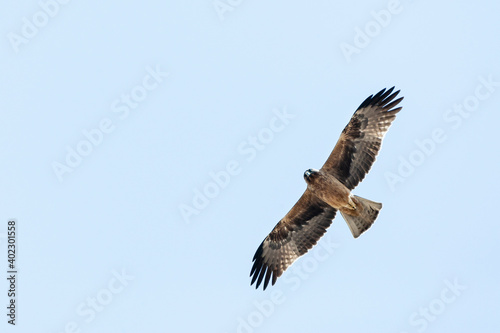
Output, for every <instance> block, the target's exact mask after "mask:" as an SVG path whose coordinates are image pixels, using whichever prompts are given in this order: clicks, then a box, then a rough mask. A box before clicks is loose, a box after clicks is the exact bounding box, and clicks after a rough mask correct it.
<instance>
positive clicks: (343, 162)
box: [250, 87, 403, 289]
mask: <svg viewBox="0 0 500 333" xmlns="http://www.w3.org/2000/svg"><path fill="white" fill-rule="evenodd" d="M393 90H394V87H393V88H391V89H389V90H387V91H386V90H385V89H383V90H381V91H380V92H379V93H377V94H376V95H375V96H373V95H372V96H370V97H368V98H367V99H366V100H365V101H364V102H363V103H361V105H360V106H359V107H358V109H357V110H356V112H355V113H354V115H353V116H352V118H351V120H350V121H349V123H348V124H347V126H346V127H345V128H344V130H343V131H342V134H341V135H340V138H339V140H338V142H337V144H336V145H335V147H334V149H333V151H332V153H331V154H330V156H329V157H328V159H327V161H326V162H325V164H324V165H323V167H322V168H321V169H320V170H315V169H308V170H306V172H304V179H305V181H306V183H307V189H306V191H305V192H304V194H302V196H301V197H300V199H299V200H298V201H297V203H296V204H295V205H294V206H293V207H292V209H291V210H290V211H289V212H288V213H287V214H286V215H285V217H283V218H282V219H281V220H280V221H279V222H278V224H277V225H276V226H275V227H274V229H273V230H272V231H271V233H270V234H269V235H268V236H267V237H266V238H265V239H264V241H263V242H262V244H261V245H260V246H259V248H258V249H257V251H256V253H255V255H254V258H253V261H254V264H253V266H252V270H251V272H250V276H252V284H253V283H254V282H256V281H257V284H256V288H258V287H259V285H260V284H261V282H262V281H264V289H266V287H267V285H268V283H269V282H270V281H272V284H273V285H274V283H275V282H276V280H277V278H278V277H279V276H281V274H282V273H283V272H284V271H285V270H286V269H287V268H288V267H289V266H290V265H291V264H292V263H293V262H294V261H295V260H296V259H297V258H298V257H300V256H301V255H303V254H305V253H306V252H307V251H308V250H309V249H310V248H312V247H313V246H314V245H315V244H316V242H317V241H318V240H319V239H320V238H321V237H322V236H323V234H324V233H325V232H326V229H327V228H328V227H329V226H330V224H331V223H332V220H333V218H334V217H335V214H336V212H337V210H338V211H340V213H341V214H342V216H343V217H344V219H345V220H346V222H347V225H348V226H349V229H350V230H351V232H352V234H353V236H354V237H355V238H357V237H359V236H360V235H361V234H362V233H363V232H365V231H366V230H367V229H368V228H370V227H371V225H372V224H373V222H374V221H375V219H376V218H377V216H378V213H379V211H380V210H381V209H382V204H380V203H377V202H374V201H370V200H367V199H364V198H361V197H359V196H356V195H353V194H352V193H351V190H352V189H354V187H356V185H357V184H358V183H359V182H360V181H361V180H363V178H364V176H365V175H366V173H368V171H369V170H370V168H371V165H372V164H373V162H374V161H375V157H376V155H377V153H378V151H379V150H380V147H381V144H382V139H383V137H384V135H385V133H386V132H387V130H388V129H389V126H390V125H391V123H392V121H393V120H394V119H395V117H396V113H398V112H399V111H400V110H401V107H399V108H394V107H395V106H396V105H397V104H399V102H400V101H401V100H402V99H403V98H399V99H397V100H394V101H393V99H394V98H395V97H396V96H397V94H398V93H399V91H397V92H395V93H392V91H393ZM391 93H392V94H391ZM271 279H272V280H271Z"/></svg>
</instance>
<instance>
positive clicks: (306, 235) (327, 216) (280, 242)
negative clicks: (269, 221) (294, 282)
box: [250, 190, 336, 289]
mask: <svg viewBox="0 0 500 333" xmlns="http://www.w3.org/2000/svg"><path fill="white" fill-rule="evenodd" d="M335 212H336V210H335V209H333V208H332V207H330V206H329V205H327V204H326V203H324V202H323V201H321V200H319V199H318V198H316V197H315V196H314V195H312V194H311V193H310V191H309V190H306V191H305V192H304V194H302V196H301V197H300V199H299V201H297V203H296V204H295V205H294V206H293V207H292V209H291V210H290V211H289V212H288V214H286V216H285V217H284V218H283V219H281V221H279V222H278V224H276V226H275V227H274V229H273V231H271V233H270V234H269V235H268V236H267V237H266V239H264V241H263V242H262V244H260V246H259V248H258V249H257V252H255V255H254V257H253V262H254V264H253V266H252V271H251V272H250V276H253V277H252V283H251V284H254V282H255V281H257V285H256V286H255V288H259V285H260V284H261V282H262V281H264V289H266V288H267V285H268V284H269V281H270V280H271V278H272V284H273V285H274V284H275V283H276V280H277V279H278V277H280V276H281V274H283V272H284V271H285V270H286V269H287V268H288V266H290V265H291V264H292V263H293V262H294V261H295V260H296V259H297V258H298V257H300V256H301V255H303V254H304V253H306V252H307V251H308V250H309V249H311V248H312V247H313V246H314V245H316V242H317V241H318V240H319V239H320V238H321V236H323V235H324V233H325V232H326V229H327V228H328V227H329V226H330V225H331V224H332V220H333V218H334V217H335Z"/></svg>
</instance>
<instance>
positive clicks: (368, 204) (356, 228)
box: [340, 195, 382, 238]
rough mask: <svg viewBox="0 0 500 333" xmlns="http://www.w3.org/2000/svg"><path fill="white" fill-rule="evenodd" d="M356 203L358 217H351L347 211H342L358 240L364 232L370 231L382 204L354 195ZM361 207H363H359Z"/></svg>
mask: <svg viewBox="0 0 500 333" xmlns="http://www.w3.org/2000/svg"><path fill="white" fill-rule="evenodd" d="M353 197H354V202H355V203H356V206H357V207H358V208H357V209H356V210H357V211H358V210H359V214H358V215H357V216H354V215H349V214H348V213H347V212H346V211H343V210H340V213H341V214H342V216H343V217H344V219H345V221H346V222H347V225H348V226H349V229H351V232H352V235H353V236H354V238H358V237H359V235H361V234H362V233H363V232H365V231H366V230H368V229H369V228H370V227H371V226H372V224H373V222H375V219H376V218H377V216H378V213H379V211H380V210H381V209H382V204H381V203H378V202H374V201H371V200H368V199H365V198H361V197H358V196H357V195H354V196H353ZM359 206H361V207H359Z"/></svg>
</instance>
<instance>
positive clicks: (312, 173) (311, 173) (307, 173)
mask: <svg viewBox="0 0 500 333" xmlns="http://www.w3.org/2000/svg"><path fill="white" fill-rule="evenodd" d="M318 172H319V170H316V169H307V170H306V171H305V172H304V179H305V180H306V183H308V182H310V181H311V180H312V179H314V177H316V176H317V175H318Z"/></svg>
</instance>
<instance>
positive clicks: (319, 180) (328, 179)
mask: <svg viewBox="0 0 500 333" xmlns="http://www.w3.org/2000/svg"><path fill="white" fill-rule="evenodd" d="M309 170H311V171H312V172H311V171H310V173H309V176H307V175H306V173H307V172H308V171H309ZM309 170H307V171H306V172H305V173H304V179H305V181H306V183H307V189H308V190H309V191H311V193H312V194H313V195H315V196H316V197H318V198H319V199H320V200H322V201H324V202H325V203H327V204H328V205H329V206H331V207H332V208H335V209H337V210H340V209H347V210H353V209H355V208H356V207H355V206H354V207H353V202H352V199H351V191H350V190H349V189H348V188H347V187H346V186H345V185H344V184H342V183H341V182H340V181H339V180H338V179H337V178H335V177H334V176H332V175H330V174H328V173H326V172H323V171H321V170H312V169H309Z"/></svg>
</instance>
